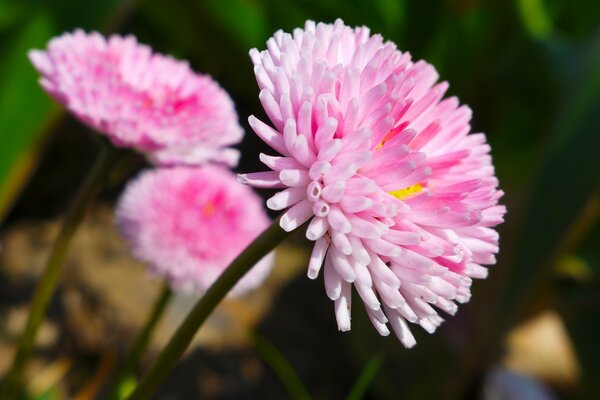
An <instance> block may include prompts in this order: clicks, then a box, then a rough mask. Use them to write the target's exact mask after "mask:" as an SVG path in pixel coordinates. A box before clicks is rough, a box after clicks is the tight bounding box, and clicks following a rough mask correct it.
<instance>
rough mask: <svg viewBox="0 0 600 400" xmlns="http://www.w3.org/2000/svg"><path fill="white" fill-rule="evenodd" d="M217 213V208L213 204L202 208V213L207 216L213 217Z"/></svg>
mask: <svg viewBox="0 0 600 400" xmlns="http://www.w3.org/2000/svg"><path fill="white" fill-rule="evenodd" d="M215 211H216V207H215V205H214V204H213V203H211V202H208V203H206V204H204V207H203V208H202V212H203V213H204V215H205V216H207V217H208V216H210V215H213V214H214V213H215Z"/></svg>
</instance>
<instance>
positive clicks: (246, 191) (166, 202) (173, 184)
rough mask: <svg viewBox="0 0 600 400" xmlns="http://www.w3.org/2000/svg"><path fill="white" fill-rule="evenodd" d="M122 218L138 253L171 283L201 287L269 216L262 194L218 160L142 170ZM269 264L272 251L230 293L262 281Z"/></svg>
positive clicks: (119, 219)
mask: <svg viewBox="0 0 600 400" xmlns="http://www.w3.org/2000/svg"><path fill="white" fill-rule="evenodd" d="M117 222H118V225H119V227H120V229H121V232H122V234H123V236H124V237H125V239H126V241H127V242H128V244H129V246H130V248H131V251H132V253H133V255H134V257H135V258H137V259H139V260H140V261H144V262H147V263H148V264H149V265H150V266H151V268H152V270H153V271H154V272H156V273H157V274H159V275H163V276H165V277H167V278H168V279H169V280H170V282H171V283H172V287H173V288H175V289H179V290H184V291H190V290H191V291H195V292H199V293H203V292H204V291H206V289H208V287H209V286H210V285H211V284H212V283H213V282H214V280H215V279H216V278H217V277H218V276H219V275H220V274H221V273H222V272H223V270H224V269H225V268H226V267H227V266H228V265H229V263H230V262H231V261H233V259H234V258H235V257H237V256H238V254H239V253H241V251H242V250H243V249H244V248H245V247H246V246H247V245H248V244H249V243H250V242H251V241H252V240H254V239H255V238H256V237H257V236H258V235H259V234H260V233H261V232H262V231H263V230H264V229H265V228H266V227H267V226H268V225H269V223H270V221H269V218H268V217H267V215H266V213H265V210H264V209H263V206H262V200H261V198H260V197H259V196H258V195H257V194H256V193H254V192H253V191H252V190H251V189H250V188H248V187H246V186H244V185H240V184H239V183H238V182H237V181H236V179H235V175H234V174H232V173H231V172H229V171H228V170H226V169H224V168H220V167H214V166H205V167H202V168H191V167H174V168H159V169H156V170H150V171H146V172H143V173H142V175H141V176H139V177H138V178H137V179H135V180H134V181H132V182H131V183H130V184H129V185H128V186H127V188H126V190H125V192H124V193H123V195H122V197H121V199H120V201H119V204H118V207H117ZM271 266H272V256H271V255H269V256H266V257H265V258H263V259H262V260H261V261H260V262H259V263H258V264H257V265H256V266H254V267H253V269H252V270H251V271H250V272H249V273H248V274H246V276H245V277H244V278H243V279H242V280H241V281H240V282H238V284H237V286H235V287H234V289H233V291H232V294H235V295H239V294H243V293H244V292H245V291H247V290H249V289H252V288H254V287H256V286H258V285H260V283H262V281H263V280H264V279H265V277H266V276H267V274H268V273H269V271H270V269H271Z"/></svg>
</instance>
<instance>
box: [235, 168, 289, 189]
mask: <svg viewBox="0 0 600 400" xmlns="http://www.w3.org/2000/svg"><path fill="white" fill-rule="evenodd" d="M237 179H238V182H240V183H243V184H246V185H250V186H254V187H259V188H268V189H272V188H281V187H284V184H283V183H281V181H280V180H279V174H278V173H277V172H253V173H251V174H238V176H237Z"/></svg>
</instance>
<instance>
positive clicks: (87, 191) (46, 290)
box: [0, 143, 119, 400]
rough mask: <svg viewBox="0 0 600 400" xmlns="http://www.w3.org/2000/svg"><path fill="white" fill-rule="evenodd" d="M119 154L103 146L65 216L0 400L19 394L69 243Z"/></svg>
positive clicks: (36, 291)
mask: <svg viewBox="0 0 600 400" xmlns="http://www.w3.org/2000/svg"><path fill="white" fill-rule="evenodd" d="M118 154H119V153H118V152H117V151H115V150H114V149H113V148H112V147H110V146H109V145H108V144H106V143H103V145H102V148H101V150H100V154H99V155H98V158H97V160H96V162H95V164H94V166H93V167H92V170H91V171H90V173H89V174H88V176H87V177H86V179H85V181H84V183H83V185H82V186H81V188H80V189H79V192H78V193H77V196H76V197H75V200H74V202H73V203H72V205H71V207H70V209H69V210H68V212H67V214H66V216H65V220H64V222H63V224H62V227H61V230H60V233H59V235H58V237H57V238H56V241H55V242H54V246H53V247H52V251H51V253H50V256H49V257H48V261H47V262H46V266H45V268H44V272H43V273H42V277H41V278H40V281H39V283H38V285H37V287H36V290H35V294H34V297H33V301H32V304H31V309H30V312H29V317H28V319H27V324H26V326H25V331H24V332H23V334H22V336H21V339H20V340H19V345H18V348H17V352H16V354H15V357H14V360H13V365H12V368H11V370H10V371H9V373H8V375H7V377H6V379H5V381H4V385H3V386H4V387H3V391H2V392H1V393H2V395H1V396H0V398H2V399H7V400H12V399H16V398H17V397H18V396H19V393H22V390H23V373H24V371H25V367H26V365H27V361H28V360H29V357H30V356H31V353H32V350H33V346H34V343H35V337H36V334H37V332H38V330H39V327H40V325H41V323H42V321H43V319H44V315H45V313H46V309H47V308H48V303H49V302H50V299H51V298H52V295H53V293H54V290H55V289H56V284H57V282H58V278H59V276H60V272H61V267H62V265H63V263H64V260H65V256H66V253H67V249H68V247H69V244H70V243H71V239H72V238H73V235H74V234H75V231H76V230H77V227H78V226H79V224H80V223H81V221H82V219H83V217H84V216H85V214H86V212H87V210H88V209H89V207H90V206H91V204H92V203H93V201H94V199H95V198H96V197H97V196H98V194H99V193H100V190H101V188H102V185H103V183H104V179H105V178H106V176H107V175H108V172H109V171H110V169H111V167H112V165H113V163H114V161H115V159H116V156H117V155H118Z"/></svg>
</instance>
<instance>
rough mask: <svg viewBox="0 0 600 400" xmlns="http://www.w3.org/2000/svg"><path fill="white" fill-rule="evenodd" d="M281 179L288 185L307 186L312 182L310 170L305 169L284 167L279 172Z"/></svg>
mask: <svg viewBox="0 0 600 400" xmlns="http://www.w3.org/2000/svg"><path fill="white" fill-rule="evenodd" d="M279 180H280V181H281V183H283V184H284V185H286V186H295V187H306V185H308V183H309V182H310V178H309V177H308V172H306V170H303V169H284V170H281V171H280V172H279Z"/></svg>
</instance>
